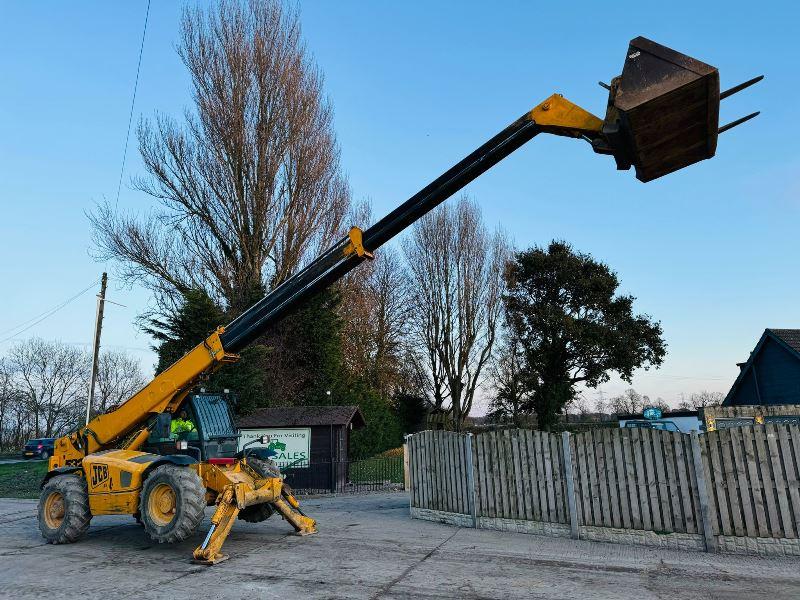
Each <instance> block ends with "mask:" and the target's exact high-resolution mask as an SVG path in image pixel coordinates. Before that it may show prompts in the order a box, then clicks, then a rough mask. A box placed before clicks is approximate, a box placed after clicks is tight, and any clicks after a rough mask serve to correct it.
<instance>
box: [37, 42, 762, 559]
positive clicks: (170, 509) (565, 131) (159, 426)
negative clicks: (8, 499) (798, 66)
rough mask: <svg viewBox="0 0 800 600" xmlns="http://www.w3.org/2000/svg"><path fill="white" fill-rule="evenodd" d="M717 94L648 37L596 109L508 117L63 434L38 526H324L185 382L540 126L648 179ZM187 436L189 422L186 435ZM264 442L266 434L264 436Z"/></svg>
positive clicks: (559, 106) (70, 533)
mask: <svg viewBox="0 0 800 600" xmlns="http://www.w3.org/2000/svg"><path fill="white" fill-rule="evenodd" d="M759 79H760V78H756V79H753V80H750V81H748V82H745V83H743V84H741V85H739V86H736V87H735V88H732V89H731V90H728V91H727V92H723V93H722V94H721V93H720V91H719V74H718V72H717V69H716V68H714V67H711V66H709V65H707V64H705V63H702V62H700V61H697V60H695V59H693V58H690V57H688V56H686V55H684V54H681V53H679V52H675V51H674V50H670V49H669V48H666V47H664V46H661V45H659V44H656V43H655V42H652V41H650V40H647V39H645V38H642V37H639V38H636V39H634V40H632V41H631V42H630V44H629V47H628V52H627V55H626V59H625V64H624V67H623V70H622V74H621V75H620V76H619V77H615V78H614V79H613V80H612V81H611V83H610V85H605V84H601V85H603V86H604V87H607V88H608V90H609V96H608V106H607V108H606V114H605V118H604V119H600V118H598V117H596V116H594V115H592V114H590V113H589V112H587V111H585V110H583V109H582V108H580V107H579V106H576V105H575V104H573V103H571V102H570V101H569V100H566V99H565V98H563V97H562V96H561V95H559V94H554V95H552V96H550V97H549V98H547V99H546V100H544V101H543V102H541V103H540V104H538V105H537V106H536V107H534V108H533V109H532V110H531V111H529V112H526V113H525V114H524V115H522V117H520V118H519V119H517V120H516V121H514V122H513V123H512V124H511V125H509V126H508V127H506V128H505V129H503V130H502V131H501V132H500V133H498V134H497V135H496V136H494V137H493V138H491V139H490V140H489V141H488V142H486V143H485V144H483V145H482V146H480V147H479V148H478V149H477V150H475V151H474V152H473V153H471V154H470V155H469V156H467V157H466V158H464V159H463V160H461V161H460V162H458V163H457V164H456V165H454V166H453V167H452V168H451V169H449V170H448V171H446V172H445V173H444V174H442V175H441V176H440V177H438V178H437V179H435V180H434V181H432V182H431V183H430V184H428V185H427V186H425V187H424V188H423V189H422V190H421V191H419V192H418V193H417V194H415V195H414V196H412V197H411V198H409V199H408V200H407V201H406V202H404V203H403V204H401V205H400V206H398V207H397V208H396V209H395V210H393V211H392V212H391V213H389V214H388V215H387V216H386V217H384V218H383V219H381V220H380V221H378V222H377V223H376V224H375V225H373V226H372V227H370V228H369V229H367V230H365V231H362V230H360V229H358V228H357V227H353V228H352V229H351V230H350V231H349V233H348V235H347V236H345V237H344V238H343V239H341V240H340V241H339V242H338V243H336V244H335V245H334V246H333V247H331V248H330V249H329V250H327V251H326V252H325V253H323V254H322V255H321V256H319V257H318V258H317V259H315V260H314V261H313V262H312V263H310V264H309V265H308V266H306V267H305V268H303V269H302V270H301V271H299V272H298V273H296V274H295V275H293V276H292V277H290V278H289V279H287V280H286V281H285V282H284V283H282V284H281V285H279V286H278V287H277V288H275V289H274V290H272V291H271V292H269V293H268V294H267V295H265V296H264V297H263V298H262V299H261V300H260V301H258V302H257V303H256V304H254V305H253V306H252V307H251V308H249V309H248V310H247V311H245V312H244V313H243V314H242V315H241V316H239V317H238V318H237V319H235V320H234V321H233V322H231V323H230V324H228V325H227V326H225V327H219V328H218V329H217V330H216V331H214V332H213V333H211V334H210V335H209V336H208V337H207V338H206V339H205V340H203V341H201V342H200V343H199V344H198V345H197V346H196V347H195V348H194V349H192V350H191V351H189V352H188V353H187V354H185V355H184V356H183V357H182V358H181V359H179V360H178V361H176V362H175V363H174V364H173V365H172V366H171V367H169V368H168V369H167V370H165V371H164V372H162V373H161V374H159V375H158V376H157V377H155V378H154V379H153V380H152V381H151V382H150V383H148V384H147V385H146V386H145V387H144V388H143V389H141V390H140V391H139V392H137V393H136V394H135V395H133V396H132V397H131V398H130V399H128V400H127V401H126V402H124V403H123V404H122V405H120V406H119V407H118V408H116V409H115V410H113V411H111V412H108V413H106V414H102V415H100V416H98V417H96V418H94V419H93V420H91V421H90V422H89V423H88V424H87V425H86V426H85V427H80V428H79V429H77V430H76V431H74V432H72V433H70V434H68V435H65V436H64V437H62V438H60V439H58V440H57V441H56V442H55V449H54V453H53V456H52V458H51V459H50V464H49V472H48V473H47V475H46V476H45V478H44V480H43V482H42V491H41V496H40V499H39V508H38V510H39V513H38V517H39V528H40V530H41V532H42V535H43V536H44V538H45V539H46V540H47V541H48V542H50V543H54V544H63V543H70V542H75V541H77V540H78V539H79V538H80V537H81V536H82V535H83V534H84V533H85V532H86V530H87V528H88V527H89V521H90V519H91V518H92V517H94V516H97V515H121V514H127V515H133V516H135V517H136V518H137V519H138V520H139V521H140V522H141V524H142V525H143V526H144V528H145V530H146V531H147V533H148V534H149V535H150V537H151V538H152V539H153V540H156V541H158V542H177V541H181V540H185V539H187V538H188V537H189V536H190V535H192V534H193V532H194V531H195V530H196V529H197V527H198V525H199V524H200V522H201V520H202V518H203V514H204V510H205V508H206V506H214V505H216V510H215V511H214V513H213V516H212V517H211V526H210V528H209V530H208V533H207V535H206V536H205V538H204V539H203V542H202V543H201V544H200V546H198V547H197V549H196V550H195V551H194V559H195V560H196V561H198V562H201V563H204V564H215V563H217V562H220V561H221V560H224V559H225V558H226V556H225V555H223V554H222V552H221V549H222V545H223V543H224V541H225V539H226V537H227V536H228V533H229V532H230V530H231V526H232V525H233V522H234V521H235V520H236V518H237V517H238V518H242V519H244V520H246V521H251V522H258V521H263V520H264V519H267V518H269V517H270V516H271V515H272V514H274V513H278V514H279V515H281V516H282V517H283V518H284V519H285V520H286V521H288V522H289V524H290V525H291V526H292V527H293V528H294V530H295V531H296V532H297V533H298V534H301V535H303V534H311V533H315V532H316V523H315V521H314V519H312V518H310V517H308V516H306V515H304V514H303V511H302V510H301V509H300V505H299V503H298V502H297V500H296V499H295V497H294V496H293V495H292V492H291V490H290V488H289V487H288V486H287V485H286V484H285V483H284V481H283V478H282V476H281V473H280V471H279V470H278V469H277V468H276V466H275V465H274V464H273V463H271V462H270V461H269V460H268V457H267V456H265V455H264V454H262V453H260V452H259V451H258V449H254V450H252V451H249V450H248V449H247V448H245V449H244V450H242V451H239V450H238V443H237V440H238V435H237V433H236V429H235V427H234V421H233V417H232V414H231V410H230V407H229V406H228V405H227V404H226V402H225V400H224V398H223V396H218V397H214V396H210V395H202V394H201V395H190V392H191V391H192V389H193V388H195V387H196V386H197V385H198V383H200V382H201V381H203V379H204V378H205V377H207V376H208V375H209V374H210V373H213V372H214V371H216V370H217V369H219V368H220V367H222V366H223V365H225V364H226V363H231V362H234V361H236V360H237V359H238V358H239V357H238V355H237V354H236V353H237V352H239V351H241V350H242V349H243V348H244V347H246V346H247V345H248V344H249V343H251V342H252V341H254V340H255V339H257V338H258V337H259V336H261V335H262V334H263V333H264V331H265V330H267V329H268V328H269V327H270V326H271V325H273V324H274V323H275V322H276V321H277V320H278V319H280V318H281V317H283V316H284V315H285V314H286V313H287V312H289V311H291V310H292V309H294V308H295V307H297V306H298V305H300V304H301V303H302V302H303V301H305V300H306V299H308V298H309V297H310V296H312V295H313V294H315V293H317V292H319V291H320V290H322V289H324V288H325V287H327V286H329V285H331V284H332V283H334V282H336V281H337V280H339V279H341V278H342V277H343V276H344V275H345V274H346V273H348V272H349V271H351V270H352V269H354V268H355V267H356V266H358V265H359V264H360V263H361V262H362V261H364V260H366V259H369V258H372V252H373V251H374V250H376V249H377V248H378V247H380V246H381V245H382V244H384V243H386V242H387V241H388V240H390V239H392V238H393V237H394V236H396V235H397V234H398V233H400V232H401V231H403V230H404V229H405V228H406V227H408V226H409V225H411V224H412V223H414V222H415V221H417V220H418V219H419V218H420V217H422V216H423V215H424V214H426V213H427V212H428V211H430V210H431V209H433V208H434V207H436V206H437V205H438V204H440V203H441V202H443V201H444V200H446V199H447V198H448V197H450V196H451V195H453V194H454V193H455V192H457V191H458V190H460V189H461V188H463V187H464V186H465V185H467V184H468V183H469V182H470V181H472V180H473V179H475V178H476V177H478V176H479V175H481V174H482V173H483V172H485V171H486V170H488V169H489V168H491V167H492V166H493V165H495V164H497V163H498V162H499V161H501V160H502V159H503V158H505V157H506V156H508V155H509V154H511V153H512V152H514V151H515V150H516V149H517V148H519V147H520V146H522V145H523V144H525V143H526V142H528V141H529V140H531V139H532V138H533V137H534V136H536V135H537V134H539V133H549V134H554V135H560V136H567V137H572V138H580V139H583V140H585V141H587V142H588V143H589V144H591V147H592V149H593V150H594V151H595V152H597V153H600V154H609V155H612V156H613V157H614V159H615V161H616V164H617V168H618V169H629V168H630V167H631V166H633V167H634V168H635V170H636V176H637V178H638V179H640V180H641V181H645V182H646V181H650V180H653V179H656V178H657V177H661V176H662V175H665V174H667V173H670V172H672V171H676V170H678V169H681V168H683V167H686V166H688V165H691V164H693V163H696V162H698V161H701V160H704V159H706V158H711V157H712V156H714V153H715V151H716V145H717V134H718V133H719V132H721V131H725V130H726V129H729V128H730V127H733V126H735V125H738V124H739V123H741V122H743V121H745V120H747V119H749V118H752V117H753V116H755V115H756V114H758V113H754V114H752V115H749V116H747V117H744V118H743V119H739V120H738V121H735V122H733V123H731V124H729V125H726V126H724V127H719V124H718V115H719V103H720V100H721V99H722V98H725V97H726V96H729V95H731V94H732V93H735V92H737V91H739V90H741V89H744V88H745V87H747V86H749V85H752V84H753V83H755V82H756V81H758V80H759ZM183 412H185V413H186V414H187V415H188V417H189V419H190V420H191V421H192V422H193V423H194V424H195V428H196V432H197V434H196V436H194V439H177V440H175V439H173V437H172V436H171V435H170V433H171V432H170V429H171V427H170V425H171V420H172V416H173V415H179V414H182V413H183ZM184 437H185V436H184ZM261 441H262V442H264V441H266V440H261Z"/></svg>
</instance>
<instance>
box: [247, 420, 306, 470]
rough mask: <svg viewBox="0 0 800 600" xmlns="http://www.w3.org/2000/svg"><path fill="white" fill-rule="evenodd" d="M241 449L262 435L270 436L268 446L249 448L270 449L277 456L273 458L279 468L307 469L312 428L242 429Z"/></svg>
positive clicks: (254, 445) (252, 446) (255, 445)
mask: <svg viewBox="0 0 800 600" xmlns="http://www.w3.org/2000/svg"><path fill="white" fill-rule="evenodd" d="M239 433H240V434H241V435H240V437H239V449H240V450H241V449H242V447H243V446H244V445H245V444H246V443H247V442H250V441H252V440H254V439H256V438H258V437H261V436H262V435H268V436H269V442H268V443H266V444H252V445H251V446H248V448H269V449H270V450H274V451H275V452H276V453H277V454H276V455H275V456H273V457H272V460H274V461H275V462H276V463H277V464H278V466H279V467H288V466H289V465H293V466H294V467H296V468H307V467H308V463H309V461H310V460H311V428H310V427H295V428H292V429H289V428H280V429H278V428H275V429H272V428H266V429H240V430H239Z"/></svg>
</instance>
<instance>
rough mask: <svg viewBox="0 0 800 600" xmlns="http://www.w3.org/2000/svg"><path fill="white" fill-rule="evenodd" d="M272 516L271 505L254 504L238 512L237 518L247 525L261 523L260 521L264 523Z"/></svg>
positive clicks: (273, 510) (272, 509)
mask: <svg viewBox="0 0 800 600" xmlns="http://www.w3.org/2000/svg"><path fill="white" fill-rule="evenodd" d="M274 514H275V509H274V508H272V505H271V504H267V503H264V504H254V505H253V506H248V507H247V508H245V509H244V510H240V511H239V518H240V519H241V520H242V521H247V522H248V523H261V521H266V520H267V519H269V518H270V517H271V516H272V515H274Z"/></svg>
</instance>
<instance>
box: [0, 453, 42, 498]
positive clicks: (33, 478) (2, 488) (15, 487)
mask: <svg viewBox="0 0 800 600" xmlns="http://www.w3.org/2000/svg"><path fill="white" fill-rule="evenodd" d="M45 473H47V461H46V460H35V461H28V462H20V463H13V464H10V465H2V464H0V498H38V497H39V484H40V483H41V482H42V477H44V475H45Z"/></svg>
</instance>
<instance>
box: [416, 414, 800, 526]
mask: <svg viewBox="0 0 800 600" xmlns="http://www.w3.org/2000/svg"><path fill="white" fill-rule="evenodd" d="M407 444H408V464H409V469H410V473H409V474H408V477H409V486H410V489H409V491H410V500H411V505H412V506H415V507H420V508H430V509H434V510H440V511H445V512H453V513H459V514H467V515H468V514H471V512H472V505H471V502H472V498H473V494H474V499H475V507H474V508H475V513H476V515H477V516H479V517H488V518H507V519H518V520H527V521H531V520H533V521H545V522H557V523H565V524H566V523H569V522H570V510H569V506H568V495H567V481H566V475H565V456H564V452H565V448H569V452H570V456H571V462H572V483H573V485H574V492H575V514H576V515H577V518H578V524H579V525H592V526H598V527H604V526H605V527H625V528H632V529H643V530H653V531H664V532H682V533H695V534H699V533H703V531H704V530H703V524H702V512H701V498H700V496H699V492H698V488H697V480H698V476H699V475H700V474H699V473H697V472H696V469H700V468H701V467H702V475H703V476H704V479H705V483H706V488H707V489H706V496H707V504H708V518H709V521H710V524H711V532H712V533H713V534H714V535H728V536H749V537H773V538H798V537H800V427H798V426H796V425H784V424H769V423H768V424H767V425H756V426H754V427H743V428H739V429H721V430H717V431H713V432H709V433H705V434H701V435H699V436H698V439H697V445H696V448H698V449H699V451H698V455H699V460H698V461H697V462H695V451H696V450H693V446H692V443H691V437H690V436H688V435H683V434H679V433H676V432H665V431H658V430H649V429H641V430H637V429H603V430H595V431H589V432H585V433H581V434H577V435H573V436H570V443H569V445H568V446H567V445H565V444H564V443H563V441H562V439H561V436H558V435H554V434H550V433H546V432H541V431H530V430H504V431H492V432H486V433H480V434H476V435H474V436H468V435H465V434H460V433H454V432H447V431H425V432H421V433H418V434H415V435H413V436H410V437H409V438H408V442H407ZM468 452H471V454H472V469H473V470H472V474H473V476H474V477H473V478H471V477H470V476H469V473H468V472H467V468H468V467H467V465H468V460H467V456H468V454H467V453H468ZM706 539H708V538H706Z"/></svg>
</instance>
